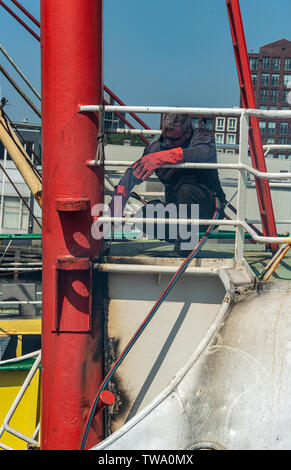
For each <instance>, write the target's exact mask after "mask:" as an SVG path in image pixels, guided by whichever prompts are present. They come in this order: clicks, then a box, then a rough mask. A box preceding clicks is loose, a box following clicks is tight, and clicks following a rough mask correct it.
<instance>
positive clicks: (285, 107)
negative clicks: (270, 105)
mask: <svg viewBox="0 0 291 470" xmlns="http://www.w3.org/2000/svg"><path fill="white" fill-rule="evenodd" d="M281 109H282V111H290V108H289V106H282V108H281Z"/></svg>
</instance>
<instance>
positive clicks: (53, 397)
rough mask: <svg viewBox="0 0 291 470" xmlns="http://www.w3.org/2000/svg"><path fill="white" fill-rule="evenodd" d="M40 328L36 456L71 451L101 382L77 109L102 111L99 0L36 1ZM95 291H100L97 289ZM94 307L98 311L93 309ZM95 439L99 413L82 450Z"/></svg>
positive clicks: (99, 177)
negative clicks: (94, 105)
mask: <svg viewBox="0 0 291 470" xmlns="http://www.w3.org/2000/svg"><path fill="white" fill-rule="evenodd" d="M41 51H42V139H43V141H42V146H43V313H42V314H43V319H42V404H41V449H43V450H64V449H66V450H74V449H78V448H79V444H80V439H81V435H82V432H83V428H84V424H85V422H86V417H87V413H88V410H89V409H90V406H91V403H92V400H93V398H94V396H95V394H96V390H97V389H98V386H99V384H100V383H101V381H102V379H103V364H102V344H103V338H102V331H103V328H102V313H100V312H101V311H102V309H101V307H99V306H98V302H96V299H95V298H94V295H93V301H92V269H91V264H92V263H91V262H92V258H93V257H95V256H98V254H99V253H100V251H101V249H102V242H101V241H97V240H94V239H93V238H92V236H91V226H92V223H93V220H92V217H91V209H92V207H93V206H94V205H95V204H97V203H102V202H103V193H104V175H103V168H102V167H98V168H88V167H87V166H86V161H87V160H91V159H94V158H95V155H96V149H97V133H98V128H97V127H98V126H97V119H95V120H94V119H93V118H91V117H89V116H87V115H86V114H81V113H78V105H79V104H83V103H88V104H89V103H99V104H101V103H102V98H103V2H102V0H74V1H72V0H62V1H60V0H41ZM99 291H101V289H99ZM96 304H97V306H96ZM102 439H103V428H102V414H100V413H99V414H98V415H97V416H96V419H95V422H94V423H92V429H91V431H90V437H89V442H88V445H87V448H88V447H90V446H91V445H93V444H95V443H97V442H100V440H102Z"/></svg>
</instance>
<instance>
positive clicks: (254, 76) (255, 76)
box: [252, 73, 257, 86]
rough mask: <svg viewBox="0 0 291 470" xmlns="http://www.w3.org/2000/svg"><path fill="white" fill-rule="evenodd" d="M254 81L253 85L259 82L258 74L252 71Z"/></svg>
mask: <svg viewBox="0 0 291 470" xmlns="http://www.w3.org/2000/svg"><path fill="white" fill-rule="evenodd" d="M252 82H253V86H256V84H257V74H256V73H252Z"/></svg>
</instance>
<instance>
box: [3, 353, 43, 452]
mask: <svg viewBox="0 0 291 470" xmlns="http://www.w3.org/2000/svg"><path fill="white" fill-rule="evenodd" d="M33 354H34V356H35V353H33ZM31 357H32V356H31ZM20 359H21V358H17V360H20ZM7 362H8V361H7ZM40 362H41V352H40V351H39V352H38V354H37V357H36V360H35V362H34V364H33V366H32V368H31V369H30V371H29V373H28V375H27V377H26V379H25V381H24V382H23V385H22V387H21V388H20V390H19V392H18V394H17V396H16V398H15V400H14V401H13V403H12V405H11V407H10V409H9V411H8V413H7V415H6V416H5V418H4V421H3V424H2V426H1V428H0V438H1V436H2V435H3V433H4V432H5V431H6V432H8V433H10V434H13V435H14V436H16V437H18V438H19V439H22V440H23V441H25V442H28V444H31V445H38V444H39V443H38V441H36V440H35V439H32V438H31V437H28V436H26V435H25V434H23V433H21V432H19V431H17V430H16V429H13V428H12V427H11V426H9V423H10V421H11V418H12V416H13V415H14V413H15V410H16V409H17V407H18V405H19V403H20V401H21V399H22V397H23V395H24V393H25V391H26V389H27V387H28V386H29V384H30V382H31V380H32V379H33V377H34V374H35V373H36V371H37V369H38V367H39V365H40ZM34 434H35V433H34ZM0 448H3V449H9V450H13V449H10V448H9V447H8V446H6V445H5V444H2V443H1V442H0Z"/></svg>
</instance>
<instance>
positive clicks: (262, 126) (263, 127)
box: [259, 121, 266, 134]
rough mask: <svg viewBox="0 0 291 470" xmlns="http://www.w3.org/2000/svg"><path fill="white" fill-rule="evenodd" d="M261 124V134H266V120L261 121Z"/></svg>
mask: <svg viewBox="0 0 291 470" xmlns="http://www.w3.org/2000/svg"><path fill="white" fill-rule="evenodd" d="M259 126H260V129H261V134H265V130H266V121H259Z"/></svg>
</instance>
